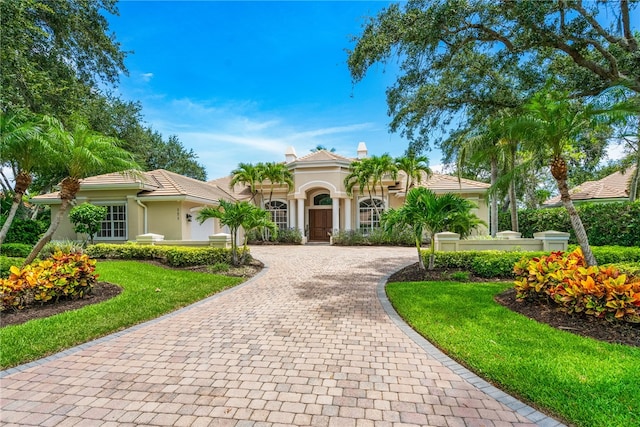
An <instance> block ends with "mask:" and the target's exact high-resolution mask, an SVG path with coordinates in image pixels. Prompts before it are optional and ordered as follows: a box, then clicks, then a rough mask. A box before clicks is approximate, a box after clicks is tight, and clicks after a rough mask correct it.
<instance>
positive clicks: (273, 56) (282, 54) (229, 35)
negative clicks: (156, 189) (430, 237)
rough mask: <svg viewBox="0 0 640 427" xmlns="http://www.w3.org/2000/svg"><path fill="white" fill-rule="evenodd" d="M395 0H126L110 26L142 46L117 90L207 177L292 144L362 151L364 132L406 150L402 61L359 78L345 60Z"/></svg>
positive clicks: (368, 138) (378, 149) (275, 156)
mask: <svg viewBox="0 0 640 427" xmlns="http://www.w3.org/2000/svg"><path fill="white" fill-rule="evenodd" d="M388 4H389V2H382V1H379V2H366V1H323V2H307V1H294V2H271V1H258V2H244V1H238V2H221V1H126V0H125V1H121V2H119V3H118V8H119V11H120V16H109V17H108V20H109V23H110V29H111V30H112V31H113V32H114V33H115V35H116V38H117V40H118V41H119V42H120V43H121V45H122V46H121V47H122V49H123V50H125V51H134V53H131V54H130V55H129V56H128V58H127V60H126V62H125V63H126V66H127V68H128V70H129V76H128V77H126V76H122V78H121V81H120V84H119V86H118V92H117V93H118V94H119V95H120V96H121V97H122V98H124V99H126V100H138V101H140V102H141V103H142V106H143V115H144V120H145V122H146V123H147V124H148V125H150V126H151V127H153V128H154V129H155V130H157V131H160V132H161V133H162V134H163V135H164V136H165V137H168V136H169V135H178V137H179V138H180V140H181V141H182V143H183V144H184V146H185V147H186V148H191V149H193V150H194V151H195V152H196V153H197V154H198V160H199V162H200V163H202V164H203V165H204V166H205V168H206V170H207V177H208V178H209V179H213V178H217V177H220V176H223V175H226V174H228V173H229V172H230V171H231V169H233V168H235V167H236V166H237V164H238V163H239V162H251V163H256V162H260V161H282V160H284V152H285V149H286V148H287V147H288V146H293V147H294V148H295V150H296V152H297V154H298V156H302V155H305V154H308V153H309V152H310V150H311V149H312V148H314V147H315V146H316V145H318V144H322V145H324V146H326V147H328V148H335V149H336V153H338V154H341V155H344V156H349V157H355V155H356V148H357V145H358V142H360V141H364V142H365V143H366V144H367V147H368V148H369V153H370V154H383V153H386V152H388V153H389V154H391V155H393V156H399V155H401V154H402V153H403V152H404V150H405V149H406V147H407V142H406V140H404V139H403V138H401V137H400V135H399V134H390V133H389V132H388V123H389V117H388V116H387V105H386V99H385V89H386V88H387V87H388V86H390V85H392V84H393V82H394V81H395V79H396V71H397V68H396V67H397V64H395V63H394V64H390V65H386V66H384V65H379V66H374V67H373V68H372V69H371V71H370V72H369V74H368V75H367V77H366V78H365V79H364V80H363V81H362V82H360V83H358V84H356V85H355V86H354V85H353V84H352V81H351V77H350V74H349V70H348V68H347V65H346V59H347V53H346V51H345V50H346V49H348V48H351V47H353V42H352V41H351V36H354V35H359V34H360V32H361V28H362V25H363V24H364V22H365V20H366V18H367V17H368V16H375V14H377V12H379V11H380V10H381V9H383V8H384V7H385V6H387V5H388ZM429 157H430V159H431V160H430V163H431V165H432V166H433V165H436V164H438V163H439V162H440V159H439V153H438V152H431V153H429Z"/></svg>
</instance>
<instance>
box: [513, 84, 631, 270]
mask: <svg viewBox="0 0 640 427" xmlns="http://www.w3.org/2000/svg"><path fill="white" fill-rule="evenodd" d="M636 108H637V107H636ZM617 113H620V115H621V116H624V115H626V114H627V107H614V108H610V109H608V110H603V109H596V108H594V107H593V106H592V105H583V104H581V103H579V102H577V101H572V100H569V99H567V94H566V93H559V92H554V91H541V92H539V93H538V94H536V95H535V96H534V97H532V98H531V99H530V100H529V102H528V103H527V104H526V105H525V114H524V115H523V116H520V117H517V118H515V119H514V120H515V123H514V125H513V129H514V131H515V132H517V133H519V135H520V137H521V139H522V142H523V146H524V148H525V149H526V150H528V151H530V152H532V153H533V155H534V156H535V157H536V158H538V159H542V161H544V162H548V164H549V169H550V172H551V175H552V176H553V178H554V179H555V181H556V185H557V187H558V192H559V193H560V200H561V201H562V204H563V205H564V207H565V208H566V210H567V213H568V214H569V219H570V221H571V226H572V228H573V230H574V232H575V235H576V239H577V240H578V243H579V244H580V248H581V249H582V253H583V254H584V257H585V260H586V262H587V264H588V265H597V261H596V259H595V257H594V255H593V252H592V251H591V247H590V246H589V240H588V238H587V233H586V231H585V229H584V225H583V224H582V220H581V218H580V215H579V214H578V211H577V210H576V208H575V206H574V204H573V201H572V200H571V195H570V193H569V185H568V183H567V180H568V170H569V167H568V162H567V156H568V155H569V154H570V153H571V151H572V150H573V149H574V144H575V143H576V141H578V140H580V139H581V138H584V137H588V136H589V134H590V132H591V131H592V130H594V129H595V128H597V127H598V126H602V127H609V126H610V125H611V124H612V121H611V118H612V117H614V118H615V116H617V115H618V114H617Z"/></svg>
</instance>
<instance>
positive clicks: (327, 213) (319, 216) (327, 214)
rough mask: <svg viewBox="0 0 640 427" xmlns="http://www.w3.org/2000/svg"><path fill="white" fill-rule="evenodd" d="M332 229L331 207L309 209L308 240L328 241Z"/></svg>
mask: <svg viewBox="0 0 640 427" xmlns="http://www.w3.org/2000/svg"><path fill="white" fill-rule="evenodd" d="M332 231H333V211H332V210H331V209H311V210H309V240H311V241H316V242H318V241H320V242H328V241H329V233H331V232H332Z"/></svg>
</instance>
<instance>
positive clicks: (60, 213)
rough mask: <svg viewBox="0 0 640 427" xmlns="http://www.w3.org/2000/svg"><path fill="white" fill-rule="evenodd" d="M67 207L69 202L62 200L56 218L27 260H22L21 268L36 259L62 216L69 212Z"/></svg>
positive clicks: (69, 204)
mask: <svg viewBox="0 0 640 427" xmlns="http://www.w3.org/2000/svg"><path fill="white" fill-rule="evenodd" d="M69 206H71V201H70V200H67V199H62V204H61V205H60V210H59V211H58V213H57V214H56V216H55V217H53V218H52V219H51V224H50V225H49V228H48V229H47V231H46V233H44V234H43V235H42V237H41V238H40V240H38V243H36V245H35V246H34V247H33V249H32V250H31V253H30V254H29V256H28V257H27V259H25V260H24V264H22V267H26V266H27V265H29V264H31V263H32V262H33V260H35V259H36V257H37V256H38V254H39V253H40V252H41V251H42V248H44V245H46V244H47V243H49V242H50V241H51V238H52V237H53V233H55V232H56V230H57V229H58V226H59V225H60V221H62V217H64V215H65V214H66V213H67V211H68V210H69Z"/></svg>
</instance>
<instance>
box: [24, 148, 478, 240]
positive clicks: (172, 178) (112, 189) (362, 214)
mask: <svg viewBox="0 0 640 427" xmlns="http://www.w3.org/2000/svg"><path fill="white" fill-rule="evenodd" d="M366 156H367V148H366V146H365V144H364V143H360V144H359V146H358V157H357V158H347V157H343V156H340V155H338V154H335V153H331V152H329V151H327V150H320V151H316V152H313V153H311V154H308V155H306V156H303V157H297V156H296V153H295V150H294V149H293V148H292V147H291V148H289V149H287V151H286V153H285V164H286V165H287V167H288V169H289V170H290V171H291V173H292V175H293V181H294V188H292V189H288V188H287V187H286V186H284V185H276V186H274V187H273V189H272V188H271V185H270V183H269V182H268V181H267V182H265V183H263V185H261V186H259V190H260V192H261V194H262V197H261V196H260V195H258V196H256V198H255V199H254V200H253V201H254V203H256V204H258V205H260V206H261V207H263V208H265V209H267V210H269V211H271V212H272V218H273V219H274V222H276V224H277V225H278V226H279V227H280V228H281V229H284V228H297V229H299V230H301V231H302V233H303V235H304V236H305V240H306V241H319V242H321V241H329V239H330V234H331V233H332V232H334V230H364V231H367V230H371V229H373V228H375V227H378V226H379V225H380V222H379V221H380V217H379V213H380V212H382V211H383V210H385V209H388V208H398V207H400V206H402V204H403V203H404V197H405V194H404V188H405V180H406V176H405V175H404V173H402V172H400V173H399V176H398V178H397V179H395V180H394V179H391V177H387V178H386V179H384V180H383V185H384V187H385V191H384V196H383V195H382V194H381V193H380V187H379V186H378V188H377V189H376V192H375V193H374V194H373V197H372V200H370V198H369V195H368V193H367V191H366V190H365V189H359V188H358V186H356V187H354V189H353V193H352V194H351V195H349V194H347V192H346V189H345V185H344V180H345V178H346V177H347V175H349V166H350V165H351V163H353V162H354V161H358V159H359V158H364V157H366ZM230 181H231V177H230V176H227V177H223V178H219V179H215V180H212V181H209V182H206V183H205V182H201V181H197V180H194V179H191V178H186V177H184V176H181V175H177V174H174V173H171V172H167V171H165V170H156V171H151V172H143V173H142V174H141V177H138V178H136V177H134V176H129V175H122V174H117V173H115V174H107V175H100V176H95V177H91V178H87V179H85V180H82V181H81V184H80V191H79V192H78V196H77V201H78V203H82V202H84V201H87V202H90V203H93V204H97V205H105V206H110V208H109V209H110V211H109V212H110V217H109V218H108V220H107V221H105V224H103V231H102V232H101V233H100V234H99V235H98V237H96V239H95V240H96V241H126V240H135V239H136V236H137V235H140V234H146V233H154V234H160V235H164V236H165V239H166V240H178V241H205V240H207V236H208V235H210V234H214V233H220V232H223V231H224V230H222V229H221V228H220V226H219V224H217V223H216V222H212V223H210V224H207V223H205V225H204V226H202V227H200V226H198V225H197V224H198V223H197V221H195V216H196V214H197V211H198V210H199V209H201V208H202V207H204V206H214V205H216V204H217V201H218V200H219V199H221V198H222V199H225V200H230V201H235V200H251V199H252V195H251V193H250V191H249V189H248V187H246V186H243V185H236V186H235V187H234V188H230V187H229V183H230ZM417 185H420V186H426V187H428V188H430V189H431V190H433V191H434V192H435V193H436V194H444V193H456V194H458V195H460V196H462V197H464V198H467V199H469V200H471V201H473V202H474V203H475V204H476V205H477V206H478V208H477V209H475V210H474V213H476V215H478V217H480V218H481V219H482V220H484V221H485V222H487V223H489V209H488V203H487V197H488V195H487V190H488V188H489V185H488V184H485V183H481V182H476V181H471V180H467V179H462V180H460V181H459V180H458V178H456V177H453V176H449V175H440V174H434V175H433V176H432V177H431V178H429V179H428V180H426V179H423V180H422V182H420V183H418V184H417ZM272 190H273V191H272ZM271 193H272V197H271V203H270V204H269V196H270V194H271ZM33 201H34V202H35V203H40V204H48V205H51V206H52V209H53V211H52V214H55V209H56V204H59V203H60V202H59V199H57V194H56V193H52V194H46V195H42V196H38V197H35V198H34V199H33ZM145 218H146V219H145ZM486 232H487V230H486V229H485V228H484V227H483V228H482V229H481V230H479V231H478V233H479V234H486ZM54 238H55V239H65V238H66V239H76V238H77V236H76V235H75V233H74V232H73V229H72V226H71V224H69V223H68V221H67V222H66V223H65V224H64V225H63V226H61V227H60V228H59V230H58V232H57V233H56V235H55V236H54Z"/></svg>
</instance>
